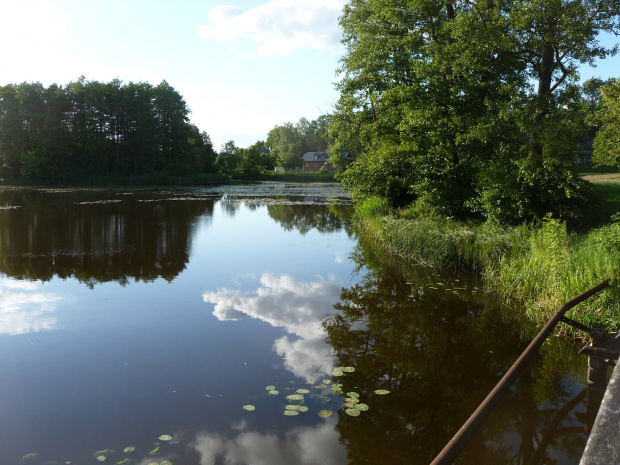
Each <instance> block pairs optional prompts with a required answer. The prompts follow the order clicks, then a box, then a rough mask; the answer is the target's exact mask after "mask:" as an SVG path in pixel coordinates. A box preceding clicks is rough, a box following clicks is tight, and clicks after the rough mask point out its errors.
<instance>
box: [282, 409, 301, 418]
mask: <svg viewBox="0 0 620 465" xmlns="http://www.w3.org/2000/svg"><path fill="white" fill-rule="evenodd" d="M284 415H286V416H287V417H294V416H295V415H299V412H298V411H297V410H285V411H284Z"/></svg>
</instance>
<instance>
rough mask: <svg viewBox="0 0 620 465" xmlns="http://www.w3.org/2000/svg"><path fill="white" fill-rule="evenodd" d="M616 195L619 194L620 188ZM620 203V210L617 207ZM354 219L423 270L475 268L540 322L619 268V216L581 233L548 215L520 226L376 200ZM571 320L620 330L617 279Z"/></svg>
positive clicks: (364, 205)
mask: <svg viewBox="0 0 620 465" xmlns="http://www.w3.org/2000/svg"><path fill="white" fill-rule="evenodd" d="M610 190H611V188H610ZM613 190H614V191H615V194H616V195H618V194H620V184H617V185H616V186H615V187H614V188H613ZM616 206H617V207H618V210H620V203H617V204H616ZM356 214H357V218H358V222H359V225H360V227H361V228H362V229H363V230H364V232H365V234H368V235H370V236H372V237H374V238H375V240H376V241H377V243H378V244H379V245H380V246H381V247H383V248H385V249H387V250H389V251H390V252H391V253H394V254H396V255H398V256H400V257H401V258H404V259H406V260H409V261H411V262H413V263H416V264H419V265H421V266H428V267H438V268H457V269H471V270H477V271H478V272H480V273H481V274H482V275H483V276H484V277H485V278H486V279H485V281H486V283H487V284H486V286H487V288H488V290H492V291H494V292H498V293H500V294H503V295H504V296H505V298H506V299H507V300H509V301H511V302H512V303H513V304H514V303H515V302H516V303H519V304H522V305H523V306H524V308H525V311H526V313H527V314H528V316H529V317H531V318H532V319H534V320H537V321H539V322H540V323H544V322H546V320H547V319H548V318H549V317H550V316H551V315H552V314H553V313H554V312H555V311H556V310H557V309H558V307H559V306H560V305H561V304H562V303H564V302H567V301H568V300H570V299H572V298H573V297H575V296H577V295H579V294H580V293H582V292H584V291H585V290H587V289H588V288H590V287H592V286H594V285H595V284H598V283H599V282H602V281H604V280H606V279H610V278H612V279H615V280H617V277H618V273H619V271H620V221H619V220H620V217H618V216H615V217H614V218H613V221H612V222H611V223H609V224H606V225H603V226H601V227H599V228H595V229H591V230H589V231H586V232H581V233H578V232H574V231H569V230H568V229H567V225H566V222H564V221H561V220H559V219H554V218H553V217H552V216H551V215H547V216H546V217H545V218H543V219H542V220H540V221H535V222H532V223H524V224H522V225H520V226H502V225H500V224H498V223H496V222H490V221H484V222H481V221H457V220H446V219H445V218H443V217H441V216H437V215H432V214H428V213H426V212H421V211H418V210H416V208H415V207H409V208H404V209H393V208H391V207H390V206H389V205H388V202H387V201H386V200H385V199H380V198H377V197H373V198H367V199H365V200H364V201H362V202H361V203H360V204H359V205H358V207H357V211H356ZM572 316H573V318H575V319H576V320H578V321H580V322H582V323H584V324H586V325H588V326H591V327H596V326H605V327H606V328H607V329H609V330H618V329H620V290H619V288H618V283H617V281H614V282H613V283H612V286H610V287H609V288H608V289H606V290H605V291H603V292H602V293H600V294H599V295H597V296H596V297H594V298H591V299H589V300H588V301H587V302H585V303H583V304H581V305H580V306H579V307H578V308H577V309H575V310H574V311H573V313H572ZM568 331H569V332H571V330H568Z"/></svg>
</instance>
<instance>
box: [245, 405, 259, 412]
mask: <svg viewBox="0 0 620 465" xmlns="http://www.w3.org/2000/svg"><path fill="white" fill-rule="evenodd" d="M243 409H244V410H247V411H248V412H252V411H254V410H256V407H254V406H253V405H244V406H243Z"/></svg>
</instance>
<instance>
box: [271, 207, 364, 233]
mask: <svg viewBox="0 0 620 465" xmlns="http://www.w3.org/2000/svg"><path fill="white" fill-rule="evenodd" d="M267 209H268V212H269V216H270V217H271V218H273V219H274V220H275V221H276V222H277V223H278V224H279V225H280V226H282V228H284V229H285V230H287V231H292V230H293V229H295V230H297V231H299V232H300V233H301V234H306V233H308V232H309V231H311V230H312V229H316V230H317V231H319V232H321V233H331V232H335V231H340V230H344V231H345V232H346V233H347V234H348V235H349V236H351V235H352V224H351V213H352V211H353V210H352V208H351V206H350V205H346V204H342V203H333V204H325V205H320V206H317V207H315V208H311V209H310V208H308V207H307V206H303V205H291V204H283V205H269V206H268V207H267Z"/></svg>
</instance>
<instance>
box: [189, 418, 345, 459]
mask: <svg viewBox="0 0 620 465" xmlns="http://www.w3.org/2000/svg"><path fill="white" fill-rule="evenodd" d="M338 438H339V434H338V432H337V431H336V430H335V428H334V424H333V422H324V423H321V424H319V425H317V426H315V427H298V428H293V429H291V430H290V431H288V432H286V433H284V435H283V437H279V436H277V435H276V434H260V433H257V432H252V431H243V430H242V431H240V432H239V434H237V436H235V437H233V438H227V437H224V436H222V435H219V434H209V433H199V434H198V435H197V436H196V442H195V444H194V448H195V449H196V451H198V453H199V454H200V465H214V464H215V463H226V464H238V465H242V464H243V465H289V464H293V463H294V464H299V465H341V464H343V463H346V461H347V455H346V450H345V448H344V446H343V445H342V444H340V443H339V442H338ZM221 458H223V460H221ZM218 459H219V460H218Z"/></svg>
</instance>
